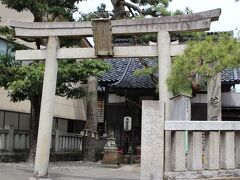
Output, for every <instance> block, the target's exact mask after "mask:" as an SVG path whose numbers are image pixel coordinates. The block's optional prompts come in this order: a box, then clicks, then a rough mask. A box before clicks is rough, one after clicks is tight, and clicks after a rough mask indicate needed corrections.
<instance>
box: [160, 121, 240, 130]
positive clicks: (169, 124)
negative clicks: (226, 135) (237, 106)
mask: <svg viewBox="0 0 240 180" xmlns="http://www.w3.org/2000/svg"><path fill="white" fill-rule="evenodd" d="M165 131H240V123H239V122H238V121H165Z"/></svg>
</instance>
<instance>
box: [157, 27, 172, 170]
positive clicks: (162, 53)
mask: <svg viewBox="0 0 240 180" xmlns="http://www.w3.org/2000/svg"><path fill="white" fill-rule="evenodd" d="M157 41H158V72H159V82H158V84H159V100H160V101H161V102H163V103H164V105H165V112H164V114H165V120H171V116H170V115H171V101H170V99H169V98H170V97H171V93H170V92H169V91H168V87H167V82H166V81H167V78H168V76H169V74H170V71H171V56H170V48H171V46H170V43H171V42H170V35H169V33H168V32H167V31H159V32H158V39H157ZM164 168H165V171H169V170H171V132H170V131H165V166H164Z"/></svg>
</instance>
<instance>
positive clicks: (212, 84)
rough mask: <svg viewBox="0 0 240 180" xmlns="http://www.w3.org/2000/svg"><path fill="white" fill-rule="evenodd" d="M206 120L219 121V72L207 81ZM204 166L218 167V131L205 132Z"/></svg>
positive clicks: (220, 114)
mask: <svg viewBox="0 0 240 180" xmlns="http://www.w3.org/2000/svg"><path fill="white" fill-rule="evenodd" d="M207 103H208V104H207V120H208V121H221V120H222V108H221V74H220V73H218V74H217V75H215V76H214V77H212V78H211V79H210V80H209V82H208V87H207ZM205 139H206V142H205V143H206V144H205V162H204V163H205V168H206V169H219V167H220V164H219V163H220V160H219V159H220V151H219V147H220V141H219V131H215V132H213V131H211V132H206V133H205Z"/></svg>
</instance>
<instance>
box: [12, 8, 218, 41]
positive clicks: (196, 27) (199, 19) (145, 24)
mask: <svg viewBox="0 0 240 180" xmlns="http://www.w3.org/2000/svg"><path fill="white" fill-rule="evenodd" d="M220 14H221V9H215V10H210V11H205V12H200V13H195V14H190V15H180V16H168V17H159V18H149V19H131V20H113V21H111V27H112V33H113V34H114V35H116V34H139V33H140V34H141V33H145V34H146V33H156V32H158V31H160V30H164V31H169V32H175V31H178V32H181V31H205V30H208V29H209V28H210V25H211V22H212V21H215V20H218V18H219V16H220ZM9 26H12V27H15V29H16V36H19V37H47V36H53V35H55V36H92V35H93V31H92V24H91V22H51V23H50V22H33V23H31V22H19V21H10V22H9Z"/></svg>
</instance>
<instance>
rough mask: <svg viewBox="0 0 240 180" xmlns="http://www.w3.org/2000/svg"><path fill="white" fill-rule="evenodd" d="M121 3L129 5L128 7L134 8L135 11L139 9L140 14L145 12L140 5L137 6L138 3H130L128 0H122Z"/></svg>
mask: <svg viewBox="0 0 240 180" xmlns="http://www.w3.org/2000/svg"><path fill="white" fill-rule="evenodd" d="M121 4H122V5H123V6H127V7H128V8H131V9H133V10H134V11H137V12H138V13H139V14H140V15H142V14H143V11H142V10H141V9H140V8H139V7H138V6H136V5H134V4H131V3H128V2H126V1H122V2H121Z"/></svg>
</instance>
